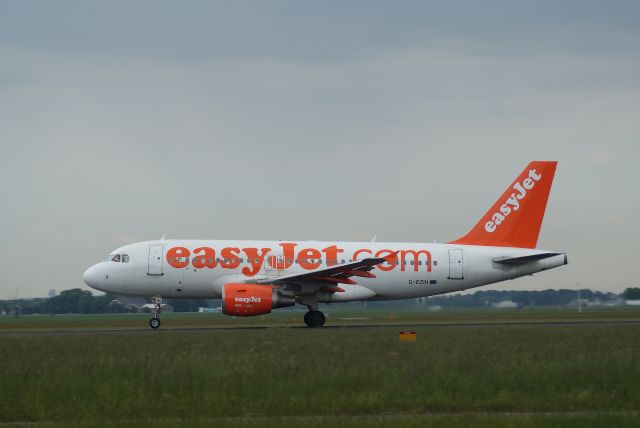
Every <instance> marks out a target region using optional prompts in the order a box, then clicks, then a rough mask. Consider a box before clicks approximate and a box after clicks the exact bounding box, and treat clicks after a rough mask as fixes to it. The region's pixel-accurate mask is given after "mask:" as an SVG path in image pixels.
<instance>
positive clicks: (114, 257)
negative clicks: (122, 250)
mask: <svg viewBox="0 0 640 428" xmlns="http://www.w3.org/2000/svg"><path fill="white" fill-rule="evenodd" d="M111 261H112V262H120V254H116V255H115V256H113V257H112V258H111Z"/></svg>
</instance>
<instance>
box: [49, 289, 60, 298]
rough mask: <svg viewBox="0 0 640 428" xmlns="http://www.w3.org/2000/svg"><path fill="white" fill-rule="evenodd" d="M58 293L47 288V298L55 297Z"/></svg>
mask: <svg viewBox="0 0 640 428" xmlns="http://www.w3.org/2000/svg"><path fill="white" fill-rule="evenodd" d="M57 295H58V292H57V291H56V290H54V289H51V290H49V298H50V299H51V298H52V297H56V296H57Z"/></svg>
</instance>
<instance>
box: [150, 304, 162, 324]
mask: <svg viewBox="0 0 640 428" xmlns="http://www.w3.org/2000/svg"><path fill="white" fill-rule="evenodd" d="M151 303H153V306H154V308H153V318H151V319H150V320H149V327H151V328H152V329H154V330H155V329H156V328H158V327H160V318H158V317H159V316H160V312H162V297H160V296H156V297H152V298H151Z"/></svg>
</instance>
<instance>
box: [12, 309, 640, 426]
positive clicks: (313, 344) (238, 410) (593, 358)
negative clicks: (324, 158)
mask: <svg viewBox="0 0 640 428" xmlns="http://www.w3.org/2000/svg"><path fill="white" fill-rule="evenodd" d="M167 322H169V321H167ZM415 330H416V331H417V332H418V341H417V342H413V343H411V342H410V343H407V342H400V341H399V340H398V335H397V333H398V332H397V331H396V330H394V329H389V328H387V329H377V328H369V329H337V330H336V329H320V330H315V329H314V330H311V329H290V328H275V329H267V330H257V331H254V330H231V329H230V330H220V331H213V332H201V333H180V332H165V333H163V334H158V333H155V332H148V333H146V332H145V333H139V334H112V335H63V336H0V361H1V362H2V364H0V423H11V422H13V423H15V422H39V423H41V424H42V425H43V426H154V427H163V426H211V425H213V424H215V425H216V426H250V427H251V426H282V425H286V426H294V427H297V426H303V425H304V426H305V427H316V426H318V427H319V426H323V427H325V426H332V427H333V426H338V427H352V426H354V427H355V426H363V425H366V426H375V427H378V426H380V427H382V426H394V427H413V426H416V427H417V426H434V427H450V426H469V425H472V426H481V427H484V426H487V427H489V426H491V427H511V426H518V427H521V426H524V427H529V426H531V427H533V426H536V427H538V426H542V427H573V426H581V427H585V426H586V427H589V426H616V427H617V426H637V425H638V421H639V419H638V414H637V413H629V412H636V411H637V410H638V403H640V345H639V344H640V327H639V326H635V325H626V326H624V325H613V326H604V327H591V326H590V327H527V326H515V327H514V326H506V327H505V326H503V327H483V328H475V327H468V328H463V329H461V328H446V327H445V328H439V329H432V328H416V329H415ZM567 412H569V413H567ZM611 412H613V413H611ZM238 418H239V419H238ZM283 418H284V419H283ZM353 418H355V419H353ZM47 422H51V423H50V424H47Z"/></svg>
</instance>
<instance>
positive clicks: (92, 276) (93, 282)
mask: <svg viewBox="0 0 640 428" xmlns="http://www.w3.org/2000/svg"><path fill="white" fill-rule="evenodd" d="M82 280H83V281H84V283H85V284H87V285H88V286H89V287H91V288H96V286H97V285H98V281H99V280H100V272H98V266H97V265H93V266H91V267H90V268H89V269H87V270H86V271H85V272H84V273H83V274H82Z"/></svg>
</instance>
